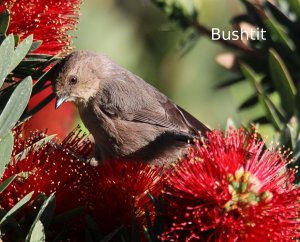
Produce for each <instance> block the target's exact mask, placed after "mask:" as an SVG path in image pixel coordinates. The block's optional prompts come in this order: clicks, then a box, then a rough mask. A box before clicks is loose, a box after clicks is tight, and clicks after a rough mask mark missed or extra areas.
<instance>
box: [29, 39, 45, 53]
mask: <svg viewBox="0 0 300 242" xmlns="http://www.w3.org/2000/svg"><path fill="white" fill-rule="evenodd" d="M42 43H43V41H42V40H36V41H34V42H33V43H32V45H31V47H30V50H29V52H32V51H35V50H37V49H38V48H39V47H40V46H41V45H42Z"/></svg>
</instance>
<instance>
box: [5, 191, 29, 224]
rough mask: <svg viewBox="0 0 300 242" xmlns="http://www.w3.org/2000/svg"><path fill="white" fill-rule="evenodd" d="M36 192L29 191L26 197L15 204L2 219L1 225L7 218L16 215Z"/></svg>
mask: <svg viewBox="0 0 300 242" xmlns="http://www.w3.org/2000/svg"><path fill="white" fill-rule="evenodd" d="M33 193H34V192H30V193H28V194H27V195H26V196H25V197H23V198H22V199H21V200H20V201H19V202H17V204H16V205H15V206H13V207H12V208H11V209H10V210H9V211H8V212H7V213H6V214H5V215H4V217H3V218H2V219H1V221H0V225H3V224H4V223H5V222H6V221H7V219H8V218H9V217H11V216H14V214H16V213H17V212H18V211H19V210H20V209H21V208H22V207H23V206H24V205H26V203H28V202H29V201H30V199H31V198H32V195H33Z"/></svg>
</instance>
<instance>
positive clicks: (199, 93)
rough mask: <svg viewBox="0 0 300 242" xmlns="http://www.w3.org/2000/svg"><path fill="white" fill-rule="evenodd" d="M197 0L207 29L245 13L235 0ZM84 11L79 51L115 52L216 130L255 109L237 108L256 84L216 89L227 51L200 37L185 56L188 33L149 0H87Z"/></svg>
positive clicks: (223, 74)
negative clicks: (218, 59) (222, 56)
mask: <svg viewBox="0 0 300 242" xmlns="http://www.w3.org/2000/svg"><path fill="white" fill-rule="evenodd" d="M187 1H188V0H187ZM195 2H196V3H197V7H198V8H199V9H200V13H201V14H200V16H199V18H200V21H201V22H202V23H203V24H204V25H206V26H207V27H219V28H222V29H227V28H228V26H229V21H230V18H231V17H232V16H233V15H234V14H236V13H238V12H241V11H242V9H241V7H240V5H239V4H238V1H234V0H225V1H220V0H199V1H195ZM81 14H82V15H81V18H80V24H79V26H78V31H76V33H75V35H76V36H77V39H75V40H74V44H75V46H76V48H77V49H83V50H92V51H97V52H102V53H104V54H106V55H108V56H110V57H111V58H112V59H113V60H115V61H116V62H117V63H119V64H120V65H121V66H124V67H126V68H127V69H129V70H130V71H132V72H134V73H135V74H137V75H139V76H141V77H142V78H143V79H144V80H146V81H148V82H150V83H151V84H153V85H154V86H156V87H157V88H158V89H159V90H160V91H161V92H163V93H165V94H166V95H167V96H169V97H170V98H171V99H172V100H174V101H175V102H176V103H177V104H178V105H180V106H182V107H183V108H184V109H186V110H187V111H189V112H190V113H192V114H193V115H194V116H195V117H197V118H198V119H199V120H201V121H202V122H204V123H205V124H206V125H208V126H209V127H211V128H223V127H224V125H225V124H226V122H227V118H228V117H230V118H232V119H233V120H234V121H235V122H236V124H237V125H240V124H241V123H247V122H248V118H250V117H251V113H248V112H247V113H245V114H243V113H239V112H238V110H237V106H238V103H240V101H241V100H243V99H244V98H245V97H246V96H247V95H248V94H249V93H251V92H250V90H251V88H252V87H251V86H249V85H248V83H246V82H245V83H243V84H241V85H240V86H237V87H235V88H234V89H232V88H231V89H225V90H216V88H215V86H216V85H217V84H218V83H221V82H222V81H224V80H225V79H227V78H226V77H227V76H228V75H229V72H228V71H226V70H224V69H223V68H222V67H220V66H219V65H218V64H217V63H216V61H215V58H216V56H217V54H218V53H222V52H224V51H225V50H224V49H223V48H222V47H221V46H219V45H218V44H216V43H213V42H212V41H211V40H209V39H208V38H207V37H200V38H199V39H198V40H197V41H196V42H195V46H193V47H192V48H191V50H190V51H188V52H187V53H186V54H184V55H182V51H181V50H180V43H182V42H183V40H184V39H185V38H186V36H187V34H186V33H183V32H182V31H181V30H180V28H179V27H178V26H176V25H175V24H174V23H171V22H170V21H169V20H168V19H167V18H166V17H165V16H164V14H163V13H162V12H161V11H160V10H159V9H158V8H156V7H155V6H154V5H153V4H152V3H151V2H150V0H127V1H123V0H119V1H117V0H105V1H99V0H86V1H85V2H84V4H83V5H82V10H81ZM259 111H260V110H255V112H259ZM252 117H253V115H252Z"/></svg>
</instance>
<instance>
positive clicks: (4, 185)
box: [0, 175, 17, 193]
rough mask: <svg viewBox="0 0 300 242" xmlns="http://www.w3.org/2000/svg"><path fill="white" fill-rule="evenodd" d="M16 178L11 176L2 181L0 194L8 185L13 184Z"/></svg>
mask: <svg viewBox="0 0 300 242" xmlns="http://www.w3.org/2000/svg"><path fill="white" fill-rule="evenodd" d="M16 177H17V175H13V176H11V177H9V178H7V179H6V180H4V181H3V182H2V183H1V184H0V193H1V192H3V191H4V190H5V189H6V188H7V187H8V186H9V184H10V183H12V182H13V180H15V178H16Z"/></svg>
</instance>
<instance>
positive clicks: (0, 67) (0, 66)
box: [0, 34, 15, 87]
mask: <svg viewBox="0 0 300 242" xmlns="http://www.w3.org/2000/svg"><path fill="white" fill-rule="evenodd" d="M14 47H15V40H14V36H13V35H12V34H10V35H9V36H7V37H6V38H5V40H4V41H3V42H2V44H1V46H0V87H1V86H2V84H3V82H4V80H5V77H6V76H7V75H8V74H9V70H10V64H11V61H12V58H13V55H14Z"/></svg>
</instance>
